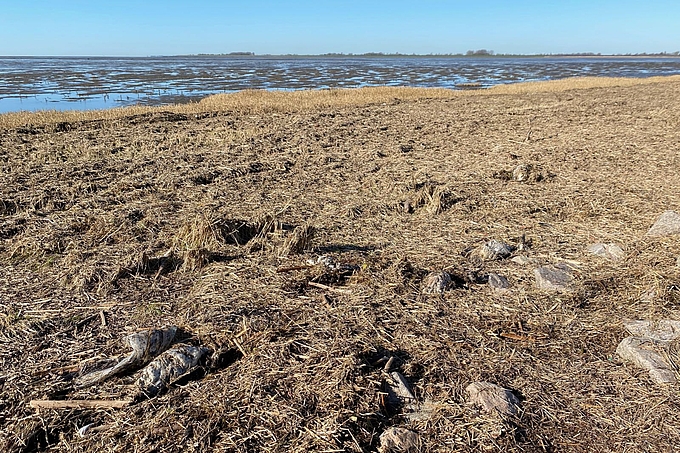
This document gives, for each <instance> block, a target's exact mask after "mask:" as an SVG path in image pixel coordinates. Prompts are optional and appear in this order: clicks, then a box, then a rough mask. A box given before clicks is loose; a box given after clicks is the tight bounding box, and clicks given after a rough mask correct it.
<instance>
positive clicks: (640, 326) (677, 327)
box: [623, 319, 680, 341]
mask: <svg viewBox="0 0 680 453" xmlns="http://www.w3.org/2000/svg"><path fill="white" fill-rule="evenodd" d="M623 325H624V326H625V327H626V330H628V332H630V334H631V335H633V336H636V337H643V338H649V339H650V340H654V341H673V340H675V339H676V338H680V321H675V320H673V319H661V320H660V321H657V322H654V321H641V320H638V321H632V320H628V321H624V322H623Z"/></svg>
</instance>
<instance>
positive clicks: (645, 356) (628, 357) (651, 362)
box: [616, 337, 677, 384]
mask: <svg viewBox="0 0 680 453" xmlns="http://www.w3.org/2000/svg"><path fill="white" fill-rule="evenodd" d="M664 343H665V342H660V341H655V340H652V339H649V338H643V337H628V338H624V339H623V341H621V343H619V346H618V347H617V348H616V353H617V354H618V355H619V356H620V357H621V358H622V359H623V360H624V361H625V362H630V363H633V364H635V365H637V366H639V367H640V368H643V369H645V370H647V371H649V377H650V378H651V379H652V381H654V382H655V383H657V384H676V383H677V379H676V377H675V372H674V371H673V368H672V367H671V366H670V365H669V363H668V362H667V361H666V359H665V358H664V356H663V355H661V352H662V351H663V350H664V349H665V348H666V345H665V344H664Z"/></svg>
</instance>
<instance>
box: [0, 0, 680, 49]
mask: <svg viewBox="0 0 680 453" xmlns="http://www.w3.org/2000/svg"><path fill="white" fill-rule="evenodd" d="M679 24H680V0H665V1H662V0H647V1H645V2H641V1H631V0H618V1H614V0H605V1H598V0H571V1H569V0H564V1H552V0H542V1H534V0H517V1H498V0H486V1H475V0H467V1H434V0H421V1H417V0H411V1H402V0H391V1H383V0H379V1H370V0H364V1H354V0H348V1H323V0H317V1H303V0H298V1H282V2H274V1H264V0H240V1H209V0H182V1H176V0H168V1H129V0H117V1H106V2H104V1H99V0H89V1H78V0H69V1H66V0H52V1H44V0H43V1H38V0H16V1H14V0H2V2H1V3H0V55H116V56H123V55H130V56H147V55H176V54H191V53H228V52H234V51H250V52H255V53H257V54H287V53H297V54H316V53H326V52H343V53H364V52H386V53H392V52H401V53H464V52H466V51H467V50H470V49H490V50H494V51H496V52H497V53H572V52H601V53H639V52H662V51H667V52H673V51H678V50H680V25H679Z"/></svg>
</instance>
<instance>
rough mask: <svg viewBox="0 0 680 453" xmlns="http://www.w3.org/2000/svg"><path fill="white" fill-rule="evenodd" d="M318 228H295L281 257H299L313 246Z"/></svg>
mask: <svg viewBox="0 0 680 453" xmlns="http://www.w3.org/2000/svg"><path fill="white" fill-rule="evenodd" d="M315 233H316V228H314V227H313V226H311V225H301V226H297V227H295V229H294V230H293V232H292V233H291V234H290V236H288V237H287V238H286V240H285V242H284V243H283V246H282V247H281V253H280V255H281V256H289V255H297V254H300V253H304V252H305V251H306V250H307V249H309V248H310V247H311V245H312V239H314V234H315Z"/></svg>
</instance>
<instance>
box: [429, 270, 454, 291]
mask: <svg viewBox="0 0 680 453" xmlns="http://www.w3.org/2000/svg"><path fill="white" fill-rule="evenodd" d="M451 284H452V280H451V275H450V274H449V273H448V272H446V271H436V272H432V273H430V274H428V275H427V276H426V277H425V278H424V279H423V293H425V294H441V293H443V292H444V291H446V290H447V289H449V287H450V286H451Z"/></svg>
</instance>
